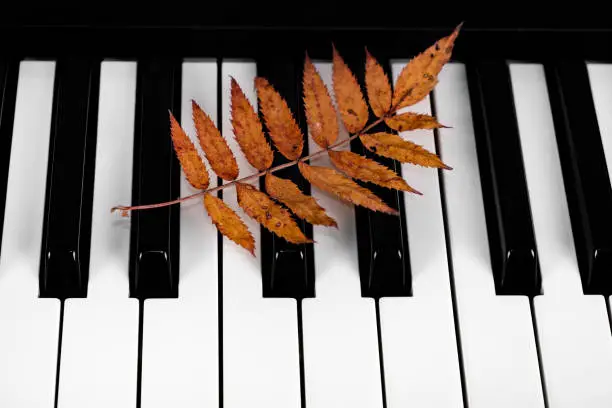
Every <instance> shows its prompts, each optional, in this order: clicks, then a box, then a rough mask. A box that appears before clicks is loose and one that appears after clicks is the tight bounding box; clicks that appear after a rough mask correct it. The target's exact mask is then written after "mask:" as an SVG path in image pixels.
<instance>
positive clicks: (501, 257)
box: [466, 60, 541, 295]
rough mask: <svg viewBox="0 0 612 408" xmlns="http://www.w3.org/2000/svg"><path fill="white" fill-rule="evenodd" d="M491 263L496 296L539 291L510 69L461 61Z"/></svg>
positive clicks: (503, 65)
mask: <svg viewBox="0 0 612 408" xmlns="http://www.w3.org/2000/svg"><path fill="white" fill-rule="evenodd" d="M466 68H467V75H468V86H469V93H470V99H471V105H472V115H473V122H474V134H475V138H476V148H477V154H478V161H479V168H480V177H481V180H480V181H481V185H482V192H483V200H484V205H485V215H486V223H487V231H488V238H489V246H490V254H491V263H492V267H493V274H494V277H495V286H496V292H497V294H498V295H512V294H518V295H536V294H540V293H541V275H540V271H539V262H538V256H537V248H536V243H535V236H534V230H533V222H532V216H531V209H530V208H531V207H530V204H529V195H528V190H527V182H526V179H525V170H524V164H523V158H522V152H521V146H520V136H519V132H518V124H517V119H516V112H515V109H514V96H513V94H512V86H511V82H510V72H509V69H508V66H507V64H506V62H505V61H503V60H494V61H484V62H475V63H468V64H467V65H466Z"/></svg>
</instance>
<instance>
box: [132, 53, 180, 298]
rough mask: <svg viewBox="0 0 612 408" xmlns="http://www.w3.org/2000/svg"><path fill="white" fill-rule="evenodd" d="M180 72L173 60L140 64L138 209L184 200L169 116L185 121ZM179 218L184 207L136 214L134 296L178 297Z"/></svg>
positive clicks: (135, 169) (135, 178)
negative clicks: (181, 107)
mask: <svg viewBox="0 0 612 408" xmlns="http://www.w3.org/2000/svg"><path fill="white" fill-rule="evenodd" d="M180 68H181V65H180V62H175V61H173V60H171V59H164V60H140V61H138V73H137V85H136V118H135V133H134V139H135V140H134V161H133V178H132V180H133V181H132V183H133V187H132V205H142V204H154V203H160V202H166V201H170V200H174V199H176V198H179V197H180V164H179V161H178V158H177V157H176V154H175V153H174V149H173V146H172V139H171V137H170V118H169V113H168V111H171V112H172V113H173V115H174V116H175V117H178V118H180V117H181V115H180V96H181V95H180V89H181V69H180ZM179 217H180V206H179V205H172V206H167V207H161V208H155V209H146V210H137V211H134V212H133V213H132V225H131V236H130V272H129V275H130V296H131V297H136V298H139V299H148V298H175V297H178V278H179V275H178V266H179V237H180V236H179V227H180V224H179V221H180V219H179Z"/></svg>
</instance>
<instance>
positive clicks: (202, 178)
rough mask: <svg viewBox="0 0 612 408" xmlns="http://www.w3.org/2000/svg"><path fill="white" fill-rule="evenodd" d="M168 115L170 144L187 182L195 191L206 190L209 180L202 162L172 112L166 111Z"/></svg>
mask: <svg viewBox="0 0 612 408" xmlns="http://www.w3.org/2000/svg"><path fill="white" fill-rule="evenodd" d="M168 113H169V114H170V134H171V136H172V144H173V146H174V151H175V152H176V155H177V157H178V159H179V162H180V163H181V167H182V169H183V172H184V173H185V176H186V177H187V181H189V183H190V184H191V185H192V186H193V187H195V188H197V189H200V190H206V189H207V188H208V185H209V183H210V180H209V178H208V171H206V167H205V166H204V162H203V161H202V158H201V157H200V155H199V154H198V151H197V150H196V148H195V146H194V144H193V143H192V142H191V140H190V139H189V137H188V136H187V134H186V133H185V131H184V130H183V128H182V127H181V125H179V123H178V122H177V120H176V118H175V117H174V115H173V114H172V112H170V111H168Z"/></svg>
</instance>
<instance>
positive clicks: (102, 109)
mask: <svg viewBox="0 0 612 408" xmlns="http://www.w3.org/2000/svg"><path fill="white" fill-rule="evenodd" d="M135 96H136V63H134V62H123V61H103V62H102V65H101V68H100V101H99V112H98V137H97V146H96V166H95V168H96V175H95V182H94V201H93V213H92V230H91V260H90V275H89V285H88V289H87V298H72V299H67V300H66V301H65V304H64V324H63V332H62V353H61V359H60V378H59V388H58V407H60V408H71V407H74V408H77V407H83V406H87V407H92V408H93V407H100V408H101V407H108V406H113V407H117V408H121V407H125V408H128V407H133V406H135V404H136V387H137V369H138V300H137V299H132V298H130V297H129V282H128V269H129V252H128V251H129V246H130V220H129V218H121V217H119V215H117V214H111V212H110V208H112V207H113V206H114V205H118V204H122V203H129V202H130V201H131V194H132V177H131V174H132V154H133V144H134V114H135Z"/></svg>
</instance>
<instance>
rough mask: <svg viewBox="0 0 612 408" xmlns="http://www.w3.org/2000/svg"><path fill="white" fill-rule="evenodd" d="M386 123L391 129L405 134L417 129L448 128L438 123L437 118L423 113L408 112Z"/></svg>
mask: <svg viewBox="0 0 612 408" xmlns="http://www.w3.org/2000/svg"><path fill="white" fill-rule="evenodd" d="M385 123H386V124H387V126H389V127H390V128H391V129H394V130H397V131H400V132H404V131H406V130H415V129H438V128H445V127H446V126H444V125H442V124H440V123H438V121H437V120H436V118H434V117H433V116H430V115H426V114H423V113H415V112H406V113H402V114H400V115H397V116H391V117H389V118H386V119H385Z"/></svg>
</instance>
